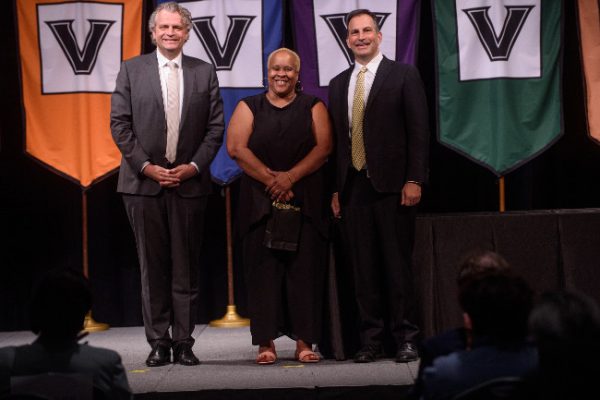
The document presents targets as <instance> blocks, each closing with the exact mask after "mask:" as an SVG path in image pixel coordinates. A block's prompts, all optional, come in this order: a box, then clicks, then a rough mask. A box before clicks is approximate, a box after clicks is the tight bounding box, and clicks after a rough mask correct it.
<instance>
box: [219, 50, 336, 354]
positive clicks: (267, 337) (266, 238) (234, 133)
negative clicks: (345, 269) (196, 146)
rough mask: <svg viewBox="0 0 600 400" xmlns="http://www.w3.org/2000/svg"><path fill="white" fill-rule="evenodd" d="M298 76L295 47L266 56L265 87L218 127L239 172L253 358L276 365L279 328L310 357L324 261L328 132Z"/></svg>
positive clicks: (317, 332)
mask: <svg viewBox="0 0 600 400" xmlns="http://www.w3.org/2000/svg"><path fill="white" fill-rule="evenodd" d="M299 72H300V57H299V56H298V55H297V54H296V53H295V52H293V51H292V50H289V49H286V48H281V49H278V50H275V51H274V52H272V53H271V54H270V55H269V58H268V89H267V91H266V92H265V93H262V94H259V95H256V96H251V97H247V98H245V99H243V100H242V101H240V102H239V103H238V105H237V107H236V109H235V111H234V113H233V115H232V117H231V120H230V122H229V128H228V131H227V150H228V152H229V155H230V156H231V157H232V158H233V159H234V160H235V161H236V162H237V163H238V164H239V166H240V167H241V168H242V170H243V171H244V175H243V177H242V180H241V186H240V200H239V204H240V213H239V215H240V217H239V233H240V235H241V237H242V238H243V249H244V250H243V252H244V268H245V276H246V287H247V291H248V306H249V312H250V318H251V327H250V330H251V333H252V344H254V345H258V346H259V348H258V356H257V359H256V362H257V363H258V364H272V363H274V362H275V361H276V359H277V353H276V350H275V344H274V342H273V340H274V339H276V338H277V337H279V336H281V335H282V334H285V335H288V336H289V337H291V338H292V339H295V340H296V353H295V358H296V359H297V360H298V361H300V362H318V361H319V359H320V356H319V355H318V354H317V353H315V352H314V351H313V344H315V343H317V342H319V340H320V336H321V330H322V328H321V324H322V315H321V308H322V306H321V303H322V293H323V290H324V278H325V272H326V266H327V264H326V262H327V234H328V223H327V213H326V206H325V204H326V200H325V198H324V195H325V191H324V188H325V177H324V173H323V168H322V166H323V164H324V163H325V161H326V159H327V156H328V154H329V153H330V151H331V147H332V138H331V127H330V122H329V117H328V114H327V109H326V108H325V105H324V104H323V103H322V102H321V101H320V100H319V99H318V98H316V97H314V96H310V95H307V94H305V93H303V92H302V91H301V90H300V87H299V81H298V75H299ZM284 214H285V215H284ZM279 217H281V218H282V219H280V218H279ZM288 218H289V219H288Z"/></svg>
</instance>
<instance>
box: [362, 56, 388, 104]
mask: <svg viewBox="0 0 600 400" xmlns="http://www.w3.org/2000/svg"><path fill="white" fill-rule="evenodd" d="M391 70H392V61H390V60H388V59H387V58H385V57H383V60H381V63H380V64H379V68H377V73H376V74H375V80H374V81H373V86H371V91H370V92H369V98H368V99H367V105H366V107H365V114H367V113H368V111H369V107H370V106H371V103H373V99H374V98H375V96H377V93H378V92H379V91H380V90H381V88H382V87H383V84H384V82H385V81H386V79H387V76H388V74H389V73H390V71H391Z"/></svg>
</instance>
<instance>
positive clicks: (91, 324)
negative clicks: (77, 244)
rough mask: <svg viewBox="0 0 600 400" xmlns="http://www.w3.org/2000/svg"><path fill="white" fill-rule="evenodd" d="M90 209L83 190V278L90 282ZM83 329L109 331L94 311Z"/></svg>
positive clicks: (86, 320)
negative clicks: (98, 319) (93, 316)
mask: <svg viewBox="0 0 600 400" xmlns="http://www.w3.org/2000/svg"><path fill="white" fill-rule="evenodd" d="M87 211H88V207H87V192H86V189H85V188H83V189H82V190H81V219H82V221H81V224H82V235H81V236H82V245H83V276H85V278H86V279H88V280H89V278H90V268H89V258H88V213H87ZM83 329H84V330H85V331H86V332H98V331H105V330H107V329H108V324H104V323H101V322H96V321H94V318H92V310H89V311H88V313H87V314H86V316H85V320H84V321H83Z"/></svg>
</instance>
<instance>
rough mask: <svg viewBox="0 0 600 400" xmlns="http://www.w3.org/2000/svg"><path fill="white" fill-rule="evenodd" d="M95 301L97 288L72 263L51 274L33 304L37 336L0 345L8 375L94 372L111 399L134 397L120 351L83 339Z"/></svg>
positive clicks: (33, 327)
mask: <svg viewBox="0 0 600 400" xmlns="http://www.w3.org/2000/svg"><path fill="white" fill-rule="evenodd" d="M91 306H92V297H91V293H90V290H89V287H88V283H87V281H86V280H85V278H84V277H83V275H81V274H80V273H77V272H74V271H71V270H66V269H65V270H53V271H50V272H49V273H48V274H47V275H45V276H44V277H43V278H42V280H41V281H40V283H39V285H38V286H37V288H36V289H35V291H34V294H33V297H32V301H31V304H30V307H31V308H30V320H31V330H32V331H33V333H35V334H36V335H38V336H37V339H36V340H35V341H34V342H33V343H31V344H27V345H24V346H17V347H13V346H11V347H5V348H2V349H0V370H2V371H3V372H2V373H1V374H2V375H3V376H4V378H5V379H6V378H7V377H17V376H26V375H39V374H45V373H78V374H84V375H88V376H91V377H92V381H93V386H94V388H95V390H96V391H98V392H99V393H102V394H103V395H104V398H106V399H132V398H133V396H132V394H131V390H130V388H129V384H128V382H127V375H126V374H125V369H124V368H123V364H122V362H121V357H120V356H119V354H118V353H117V352H115V351H113V350H109V349H103V348H99V347H94V346H90V345H88V344H87V343H83V344H80V343H78V342H79V340H80V339H82V338H83V337H85V336H86V335H85V332H82V330H83V324H84V320H85V315H86V314H87V312H88V311H89V310H90V309H91ZM0 383H1V382H0ZM4 385H6V382H5V383H4ZM0 394H2V391H1V390H0Z"/></svg>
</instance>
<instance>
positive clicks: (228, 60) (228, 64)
mask: <svg viewBox="0 0 600 400" xmlns="http://www.w3.org/2000/svg"><path fill="white" fill-rule="evenodd" d="M227 17H228V18H229V29H228V30H227V36H226V37H225V43H224V44H223V45H222V46H221V43H220V42H219V38H218V37H217V32H216V31H215V27H214V26H213V23H212V20H213V18H214V16H212V17H200V18H193V19H192V25H193V27H194V32H196V35H197V36H198V39H200V42H201V43H202V46H204V50H205V51H206V53H207V54H208V56H209V57H210V60H211V62H212V64H213V65H214V66H215V68H216V70H217V71H221V70H227V71H230V70H231V69H232V68H233V64H234V63H235V59H236V58H237V56H238V53H239V52H240V48H241V47H242V43H243V42H244V38H245V37H246V33H247V32H248V28H249V27H250V24H251V23H252V20H253V19H254V18H256V17H255V16H242V15H228V16H227Z"/></svg>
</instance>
